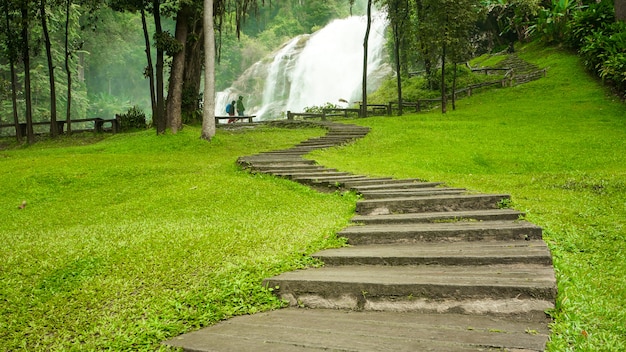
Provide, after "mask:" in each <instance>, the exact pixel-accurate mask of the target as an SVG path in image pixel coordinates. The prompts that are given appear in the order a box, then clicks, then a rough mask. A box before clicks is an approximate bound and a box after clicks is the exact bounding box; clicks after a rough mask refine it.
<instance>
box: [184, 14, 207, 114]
mask: <svg viewBox="0 0 626 352" xmlns="http://www.w3.org/2000/svg"><path fill="white" fill-rule="evenodd" d="M189 30H190V33H191V36H188V39H189V37H191V38H193V40H187V48H186V50H187V53H186V54H185V72H184V73H183V106H182V115H183V116H194V117H195V118H197V117H198V116H197V115H196V111H198V109H199V108H200V104H199V102H200V101H199V99H198V97H199V95H200V83H201V78H202V58H203V54H204V51H203V49H202V44H203V42H204V34H203V30H202V19H201V18H200V19H196V20H194V21H193V24H192V25H191V26H190V28H189Z"/></svg>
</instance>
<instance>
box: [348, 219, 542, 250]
mask: <svg viewBox="0 0 626 352" xmlns="http://www.w3.org/2000/svg"><path fill="white" fill-rule="evenodd" d="M337 235H338V236H340V237H345V238H347V239H348V243H350V244H352V245H362V244H382V243H405V244H406V243H416V242H431V241H503V240H508V241H528V240H541V239H542V230H541V227H539V226H537V225H535V224H533V223H530V222H527V221H478V222H466V221H459V222H450V223H423V224H384V225H363V226H349V227H346V228H345V229H343V230H341V231H339V232H338V233H337Z"/></svg>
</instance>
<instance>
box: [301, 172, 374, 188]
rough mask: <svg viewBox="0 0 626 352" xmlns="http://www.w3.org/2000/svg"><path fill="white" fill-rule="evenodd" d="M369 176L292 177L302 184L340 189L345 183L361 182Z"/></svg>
mask: <svg viewBox="0 0 626 352" xmlns="http://www.w3.org/2000/svg"><path fill="white" fill-rule="evenodd" d="M366 177H367V176H363V175H352V174H346V175H336V176H321V175H320V176H317V177H309V176H294V177H291V180H293V181H297V182H300V183H302V184H307V185H312V186H332V187H335V186H337V187H340V186H341V184H342V183H343V182H346V181H350V180H360V179H363V178H366Z"/></svg>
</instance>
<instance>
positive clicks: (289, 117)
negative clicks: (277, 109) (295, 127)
mask: <svg viewBox="0 0 626 352" xmlns="http://www.w3.org/2000/svg"><path fill="white" fill-rule="evenodd" d="M287 120H293V115H292V114H291V111H289V110H287Z"/></svg>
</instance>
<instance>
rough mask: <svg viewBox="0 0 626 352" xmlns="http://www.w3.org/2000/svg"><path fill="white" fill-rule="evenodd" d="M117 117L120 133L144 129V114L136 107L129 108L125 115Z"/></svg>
mask: <svg viewBox="0 0 626 352" xmlns="http://www.w3.org/2000/svg"><path fill="white" fill-rule="evenodd" d="M118 116H119V121H120V129H121V130H122V131H131V130H135V129H145V128H146V114H145V113H144V112H143V110H141V109H140V108H138V107H137V106H133V107H131V108H130V109H128V111H127V112H126V113H125V114H120V115H118Z"/></svg>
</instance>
